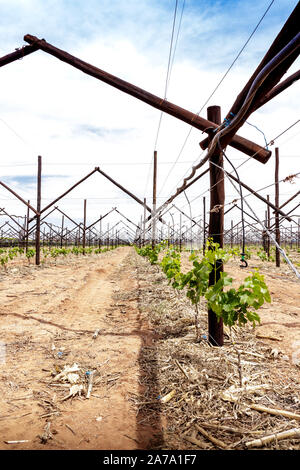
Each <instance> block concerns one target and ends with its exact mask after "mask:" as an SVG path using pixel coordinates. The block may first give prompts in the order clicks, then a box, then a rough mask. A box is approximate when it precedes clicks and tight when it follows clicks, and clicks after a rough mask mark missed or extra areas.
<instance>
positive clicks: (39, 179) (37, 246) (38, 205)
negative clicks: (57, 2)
mask: <svg viewBox="0 0 300 470" xmlns="http://www.w3.org/2000/svg"><path fill="white" fill-rule="evenodd" d="M41 183H42V157H41V156H40V155H39V156H38V174H37V201H36V210H37V215H36V231H35V264H36V265H37V266H39V264H40V262H41V253H40V250H41V243H40V237H41V214H40V212H41Z"/></svg>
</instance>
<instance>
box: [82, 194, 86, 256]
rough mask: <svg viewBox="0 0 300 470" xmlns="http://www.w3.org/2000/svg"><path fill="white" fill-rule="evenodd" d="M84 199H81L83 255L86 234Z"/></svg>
mask: <svg viewBox="0 0 300 470" xmlns="http://www.w3.org/2000/svg"><path fill="white" fill-rule="evenodd" d="M85 232H86V199H85V200H84V201H83V229H82V249H83V254H84V255H85V235H86V233H85Z"/></svg>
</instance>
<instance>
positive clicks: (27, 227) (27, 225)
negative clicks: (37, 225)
mask: <svg viewBox="0 0 300 470" xmlns="http://www.w3.org/2000/svg"><path fill="white" fill-rule="evenodd" d="M29 205H30V201H28V206H27V216H26V229H25V230H26V232H25V234H26V235H25V253H27V251H28V232H29V211H30V209H29Z"/></svg>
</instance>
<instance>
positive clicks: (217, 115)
mask: <svg viewBox="0 0 300 470" xmlns="http://www.w3.org/2000/svg"><path fill="white" fill-rule="evenodd" d="M207 118H208V119H209V120H211V121H213V122H215V123H216V124H221V108H220V106H210V107H208V108H207ZM213 163H216V164H217V165H218V166H219V167H222V168H223V154H222V152H221V151H220V150H219V149H216V150H215V152H214V153H213V155H212V156H211V159H210V163H209V170H210V171H209V173H210V213H209V237H210V238H212V240H213V242H215V243H218V244H219V245H220V247H221V248H222V247H223V231H224V200H225V189H224V173H223V171H222V170H221V169H220V168H218V167H216V166H215V165H214V164H213ZM222 271H223V263H222V261H220V260H217V270H216V273H215V272H214V271H212V272H211V273H210V276H209V285H210V286H211V285H214V284H215V283H216V282H217V281H218V280H219V279H220V273H221V272H222ZM208 336H209V342H210V343H211V344H212V345H213V346H223V344H224V338H223V320H222V318H221V319H218V318H217V316H216V314H215V313H214V312H213V311H212V310H208Z"/></svg>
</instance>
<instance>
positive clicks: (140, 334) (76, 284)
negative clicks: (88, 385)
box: [0, 247, 300, 450]
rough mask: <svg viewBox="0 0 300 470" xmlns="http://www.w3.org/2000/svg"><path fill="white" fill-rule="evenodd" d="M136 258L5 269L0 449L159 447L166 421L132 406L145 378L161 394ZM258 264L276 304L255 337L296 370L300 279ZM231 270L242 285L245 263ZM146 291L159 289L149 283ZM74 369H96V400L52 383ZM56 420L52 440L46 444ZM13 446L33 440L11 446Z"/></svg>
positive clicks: (116, 254) (0, 295)
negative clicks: (148, 360) (147, 353)
mask: <svg viewBox="0 0 300 470" xmlns="http://www.w3.org/2000/svg"><path fill="white" fill-rule="evenodd" d="M135 257H136V255H135V252H134V250H133V248H128V247H125V248H118V249H116V250H114V251H111V252H108V253H104V254H101V255H90V256H86V257H83V256H81V257H78V258H76V257H75V256H74V257H68V258H66V259H59V260H57V261H55V262H49V263H46V264H45V265H42V266H40V267H35V266H26V265H20V264H18V263H17V262H15V264H12V265H11V266H10V267H9V268H8V271H7V272H4V271H2V272H1V274H0V305H1V308H0V347H1V349H0V394H1V398H0V449H10V450H12V449H150V448H153V447H154V446H156V447H159V441H160V439H161V436H162V428H163V427H164V425H165V421H164V419H163V417H162V416H157V415H156V414H155V412H153V411H152V414H151V416H144V415H143V413H145V411H143V412H137V410H136V407H135V406H134V400H135V399H136V398H137V397H138V399H139V401H140V402H142V401H143V399H144V398H143V397H144V392H145V390H144V382H145V380H144V379H145V378H147V382H148V383H149V380H150V381H152V384H153V385H152V392H153V394H154V395H155V394H156V393H157V395H158V394H159V388H158V384H157V383H158V380H157V377H155V376H151V377H150V376H149V374H150V373H151V372H150V371H151V370H152V369H151V367H149V368H148V367H147V365H145V357H143V350H144V348H147V347H148V346H153V345H155V341H156V339H157V334H155V332H154V330H153V328H152V327H151V325H150V324H149V323H148V321H147V317H146V315H145V314H144V313H143V312H142V311H141V309H140V306H139V295H140V288H141V287H143V286H142V284H141V281H140V280H139V272H138V266H137V264H136V262H135ZM249 264H250V268H253V267H254V264H253V263H249ZM259 265H260V266H259ZM255 266H258V267H260V268H261V269H260V270H261V272H262V273H263V274H265V277H266V281H267V283H268V285H269V286H270V288H271V295H272V304H270V305H267V306H264V307H263V309H261V310H260V314H261V318H262V323H261V326H259V327H258V328H257V330H256V335H257V337H261V340H262V341H263V342H265V343H266V344H269V345H270V346H271V347H274V348H277V349H278V350H280V351H281V352H282V354H284V355H286V356H287V357H286V360H287V361H288V362H289V363H290V365H291V367H294V368H295V364H294V363H295V360H296V359H297V360H299V359H300V351H299V349H300V343H299V341H300V289H299V281H297V280H296V278H295V277H294V275H293V274H290V272H289V271H288V269H287V267H286V266H285V265H284V266H283V267H282V268H280V269H279V270H275V268H270V266H269V265H268V264H266V263H265V264H264V265H262V263H259V262H258V261H255ZM157 269H158V268H157ZM227 271H228V272H229V273H230V274H232V275H233V276H234V277H235V278H236V279H238V280H241V279H243V278H244V277H245V276H246V272H248V271H246V272H245V270H241V269H240V268H239V262H238V260H236V261H231V262H230V263H229V265H228V269H227ZM143 285H144V287H145V285H146V286H147V285H148V286H151V278H150V277H149V279H146V280H145V279H144V280H143ZM152 287H153V289H155V285H154V284H153V286H152ZM95 330H99V334H98V336H97V337H96V338H95V339H94V338H93V334H94V332H95ZM263 337H269V338H263ZM1 351H2V356H1ZM288 362H287V365H288ZM74 363H77V364H78V366H79V368H80V371H81V372H80V374H81V379H82V381H83V383H84V385H85V382H84V377H85V373H86V372H89V371H96V372H95V375H94V385H93V389H92V392H91V397H90V399H86V398H85V393H84V392H83V393H82V396H81V397H78V396H76V397H74V398H69V399H64V398H65V397H66V396H67V395H68V392H69V388H70V384H63V383H60V382H55V381H54V376H55V375H56V374H57V373H59V372H60V371H61V370H62V369H63V367H64V366H65V365H73V364H74ZM156 388H157V390H156ZM49 423H50V432H51V435H50V438H49V434H48V438H47V437H46V438H45V430H47V426H48V430H49ZM13 440H28V441H29V442H26V443H18V444H7V443H6V442H5V441H13Z"/></svg>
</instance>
